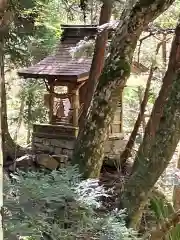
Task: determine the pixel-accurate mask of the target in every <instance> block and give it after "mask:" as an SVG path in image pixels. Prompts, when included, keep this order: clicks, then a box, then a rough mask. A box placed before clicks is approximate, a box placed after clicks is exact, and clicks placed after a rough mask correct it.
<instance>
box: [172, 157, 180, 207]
mask: <svg viewBox="0 0 180 240" xmlns="http://www.w3.org/2000/svg"><path fill="white" fill-rule="evenodd" d="M177 168H178V169H179V170H180V153H179V158H178V162H177ZM173 205H174V208H175V209H176V210H178V209H180V187H179V184H178V185H175V186H174V189H173Z"/></svg>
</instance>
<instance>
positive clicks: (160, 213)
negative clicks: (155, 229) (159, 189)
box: [150, 197, 180, 240]
mask: <svg viewBox="0 0 180 240" xmlns="http://www.w3.org/2000/svg"><path fill="white" fill-rule="evenodd" d="M150 209H151V211H152V213H153V215H154V216H155V218H156V221H157V222H158V223H163V222H165V221H166V219H167V218H168V217H169V216H170V215H171V214H173V212H174V211H173V207H172V206H171V203H167V200H166V201H165V199H163V198H160V197H154V198H152V199H151V201H150ZM179 239H180V225H179V224H178V225H177V226H176V227H175V228H173V229H172V230H171V231H170V233H169V234H168V236H167V240H179Z"/></svg>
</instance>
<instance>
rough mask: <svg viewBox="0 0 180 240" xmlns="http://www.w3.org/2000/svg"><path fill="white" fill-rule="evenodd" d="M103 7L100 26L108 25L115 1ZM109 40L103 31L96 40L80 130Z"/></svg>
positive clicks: (107, 1)
mask: <svg viewBox="0 0 180 240" xmlns="http://www.w3.org/2000/svg"><path fill="white" fill-rule="evenodd" d="M102 2H103V5H102V7H101V13H100V20H99V25H103V24H105V23H108V22H109V20H110V18H111V12H112V5H113V1H109V0H103V1H102ZM107 40H108V30H107V29H106V30H104V31H102V32H101V33H100V34H99V35H98V36H97V39H96V44H95V50H94V56H93V60H92V65H91V69H90V73H89V79H88V82H87V86H86V94H85V96H86V99H85V100H86V101H85V102H84V108H83V113H82V115H81V117H80V128H82V127H83V124H84V120H85V117H86V115H87V112H88V109H89V106H90V103H91V100H92V96H93V93H94V89H95V86H96V83H97V80H98V78H99V75H100V74H101V71H102V68H103V66H104V59H105V51H106V44H107Z"/></svg>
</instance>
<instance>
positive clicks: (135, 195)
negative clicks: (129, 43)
mask: <svg viewBox="0 0 180 240" xmlns="http://www.w3.org/2000/svg"><path fill="white" fill-rule="evenodd" d="M175 39H176V40H178V42H179V43H180V23H178V26H177V28H176V38H175ZM174 43H176V41H174V42H173V46H174ZM178 49H179V48H178ZM178 49H177V50H178ZM179 53H180V52H179V51H178V52H177V53H176V56H177V54H179ZM171 57H173V56H172V55H171ZM171 60H172V59H170V61H171ZM177 65H178V64H176V67H177ZM172 78H173V84H172V88H171V91H170V96H169V98H168V100H167V102H166V104H165V107H164V111H163V114H162V116H161V118H160V123H159V128H158V129H157V130H156V133H155V136H154V137H153V138H152V139H151V142H150V143H149V144H150V148H149V151H147V152H144V154H143V155H141V157H140V159H139V160H138V165H136V169H135V170H133V172H132V174H131V176H130V179H129V180H128V182H127V183H126V184H125V186H124V189H125V190H124V192H123V194H122V196H121V199H120V204H119V207H120V208H126V209H127V212H128V219H127V222H128V224H129V226H132V227H134V226H136V224H137V223H138V221H139V218H140V217H141V214H142V211H143V209H144V206H145V204H146V203H147V200H148V195H149V193H150V192H151V190H152V188H153V186H154V184H155V183H156V182H157V180H158V178H159V177H160V175H161V174H162V173H163V172H164V170H165V169H166V167H167V166H168V164H169V162H170V160H171V158H172V156H173V154H174V151H175V149H176V146H177V144H178V142H179V139H180V107H179V106H180V94H179V92H180V72H179V70H178V68H176V70H175V74H174V75H172Z"/></svg>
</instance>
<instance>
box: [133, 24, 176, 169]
mask: <svg viewBox="0 0 180 240" xmlns="http://www.w3.org/2000/svg"><path fill="white" fill-rule="evenodd" d="M179 62H180V28H179V25H178V26H177V28H176V36H175V37H174V39H173V42H172V47H171V53H170V57H169V64H168V69H167V71H166V73H165V76H164V78H163V84H162V87H161V90H160V92H159V96H158V98H157V99H156V101H155V104H154V106H153V110H152V113H151V116H150V119H149V121H148V123H147V125H146V129H145V134H144V138H143V142H142V143H141V145H140V147H139V149H138V152H137V155H136V158H135V161H134V165H133V172H135V171H136V167H138V166H139V160H140V159H141V158H142V157H143V155H144V153H147V152H148V151H149V149H150V147H151V145H150V142H151V140H152V139H153V137H154V135H155V133H156V131H157V129H158V127H159V122H160V118H161V116H162V113H163V109H164V105H165V103H166V100H167V98H168V96H169V93H170V91H171V87H172V83H173V80H174V79H175V78H176V76H177V70H178V68H179Z"/></svg>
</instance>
